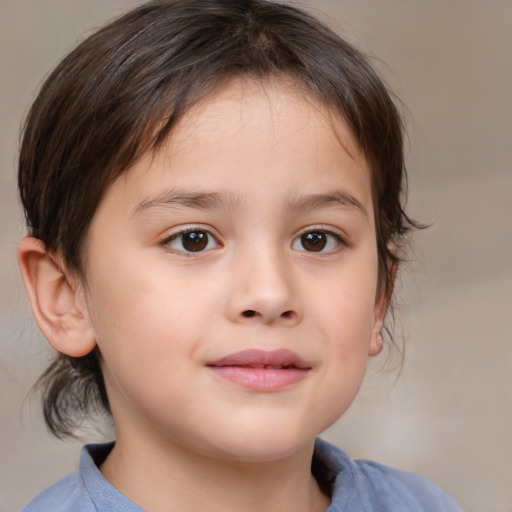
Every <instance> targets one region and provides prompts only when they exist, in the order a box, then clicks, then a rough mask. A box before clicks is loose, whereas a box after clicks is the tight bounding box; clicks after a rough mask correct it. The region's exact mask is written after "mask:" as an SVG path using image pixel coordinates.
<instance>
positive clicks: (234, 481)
mask: <svg viewBox="0 0 512 512" xmlns="http://www.w3.org/2000/svg"><path fill="white" fill-rule="evenodd" d="M118 434H119V433H118ZM312 454H313V443H310V444H309V445H307V446H305V447H303V448H302V449H300V450H299V451H298V452H297V453H294V454H293V455H291V456H288V457H286V458H284V459H280V460H278V461H257V462H254V461H250V462H247V461H236V460H224V459H217V458H211V457H204V456H201V455H198V454H197V453H194V452H190V451H189V450H187V449H186V448H184V447H182V446H176V445H173V444H172V443H169V442H168V441H167V442H166V443H165V446H162V445H161V444H160V443H157V444H155V445H149V443H147V444H145V446H140V445H139V443H132V442H130V440H128V439H124V438H123V436H119V435H118V439H117V441H116V445H115V447H114V449H113V450H112V452H111V454H110V455H109V457H108V458H107V460H106V461H105V462H104V463H103V465H102V466H101V468H100V469H101V472H102V473H103V475H104V476H105V478H106V479H107V480H108V481H109V482H110V483H111V484H112V485H113V486H114V487H115V488H116V489H118V490H119V491H120V492H121V493H123V494H124V495H125V496H127V497H128V498H129V499H131V500H132V501H133V502H134V503H137V504H138V505H139V506H141V507H142V508H143V509H144V510H146V511H147V512H167V511H168V510H180V511H183V512H192V511H196V510H209V511H212V512H216V511H225V510H230V511H233V512H253V511H258V512H262V511H269V512H270V511H272V512H273V511H276V512H277V511H279V512H287V511H293V512H321V511H323V510H325V508H326V507H327V506H328V504H329V501H330V500H329V499H328V498H327V497H326V496H325V495H323V494H322V492H321V491H320V489H319V487H318V484H317V482H316V480H315V479H314V477H313V476H312V474H311V459H312Z"/></svg>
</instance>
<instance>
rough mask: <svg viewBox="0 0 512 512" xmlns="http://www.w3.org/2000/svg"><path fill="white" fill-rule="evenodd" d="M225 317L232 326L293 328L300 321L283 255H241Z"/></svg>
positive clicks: (268, 253) (297, 304)
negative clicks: (255, 325) (251, 325)
mask: <svg viewBox="0 0 512 512" xmlns="http://www.w3.org/2000/svg"><path fill="white" fill-rule="evenodd" d="M230 285H231V290H230V296H229V299H228V302H227V305H226V307H227V316H228V317H229V319H230V320H231V321H233V322H235V323H244V324H263V325H272V324H279V325H283V326H294V325H296V324H298V323H300V321H301V320H302V305H301V303H300V300H299V297H298V295H297V293H296V288H297V283H295V282H294V277H293V272H292V270H291V267H290V264H289V262H287V260H286V258H285V257H284V255H280V254H279V253H278V251H258V252H254V253H253V254H252V255H245V256H243V255H241V256H240V258H239V261H238V263H237V264H236V265H235V267H234V272H233V273H232V278H231V283H230Z"/></svg>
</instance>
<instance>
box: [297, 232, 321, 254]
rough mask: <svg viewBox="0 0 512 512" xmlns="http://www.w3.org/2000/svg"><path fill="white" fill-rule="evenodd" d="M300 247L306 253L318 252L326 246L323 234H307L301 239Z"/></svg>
mask: <svg viewBox="0 0 512 512" xmlns="http://www.w3.org/2000/svg"><path fill="white" fill-rule="evenodd" d="M301 242H302V247H304V249H306V250H307V251H312V252H319V251H321V250H322V249H324V248H325V246H326V245H327V237H326V236H325V233H307V234H305V235H302V237H301Z"/></svg>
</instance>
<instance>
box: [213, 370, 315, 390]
mask: <svg viewBox="0 0 512 512" xmlns="http://www.w3.org/2000/svg"><path fill="white" fill-rule="evenodd" d="M209 368H210V370H212V371H213V373H215V374H216V375H217V376H218V377H221V378H222V379H225V380H228V381H230V382H233V383H234V384H238V385H239V386H241V387H243V388H246V389H250V390H253V391H278V390H280V389H284V388H287V387H289V386H292V385H293V384H296V383H297V382H299V381H301V380H302V379H304V378H305V377H306V375H307V374H308V373H309V369H307V368H283V369H281V370H272V369H265V368H250V367H246V366H210V367H209Z"/></svg>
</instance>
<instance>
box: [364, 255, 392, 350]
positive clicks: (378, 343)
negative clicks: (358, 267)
mask: <svg viewBox="0 0 512 512" xmlns="http://www.w3.org/2000/svg"><path fill="white" fill-rule="evenodd" d="M388 272H389V274H388V279H389V283H388V285H387V286H386V284H385V282H384V281H383V282H382V283H381V284H380V285H379V287H378V289H377V297H376V299H375V306H374V309H373V325H372V332H371V339H370V347H369V349H368V354H369V355H370V356H376V355H378V354H380V352H381V351H382V329H383V328H384V318H385V317H386V313H387V310H388V306H389V301H390V300H391V296H392V294H393V287H394V284H395V277H396V272H397V264H391V265H390V268H389V269H388Z"/></svg>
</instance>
